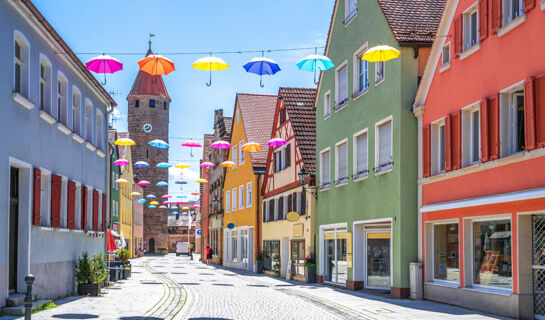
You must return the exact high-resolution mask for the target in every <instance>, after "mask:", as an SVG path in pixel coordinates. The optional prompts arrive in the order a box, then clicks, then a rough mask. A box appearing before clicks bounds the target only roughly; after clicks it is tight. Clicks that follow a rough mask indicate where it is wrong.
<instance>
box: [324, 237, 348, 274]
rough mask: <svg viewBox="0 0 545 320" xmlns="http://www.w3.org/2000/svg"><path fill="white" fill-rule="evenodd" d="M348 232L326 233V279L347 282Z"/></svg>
mask: <svg viewBox="0 0 545 320" xmlns="http://www.w3.org/2000/svg"><path fill="white" fill-rule="evenodd" d="M346 238H347V237H346V232H337V233H326V234H324V248H325V259H326V261H325V262H326V263H325V268H324V271H325V274H324V280H325V281H328V282H335V283H340V284H345V283H346V279H347V272H348V265H347V263H346V262H347V260H346V258H347V251H346V250H347V239H346Z"/></svg>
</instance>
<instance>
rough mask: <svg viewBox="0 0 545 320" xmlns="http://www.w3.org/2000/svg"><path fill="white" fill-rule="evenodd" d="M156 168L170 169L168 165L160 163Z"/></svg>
mask: <svg viewBox="0 0 545 320" xmlns="http://www.w3.org/2000/svg"><path fill="white" fill-rule="evenodd" d="M156 167H157V168H170V167H172V166H171V165H170V164H168V163H166V162H160V163H158V164H157V166H156Z"/></svg>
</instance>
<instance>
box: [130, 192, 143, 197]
mask: <svg viewBox="0 0 545 320" xmlns="http://www.w3.org/2000/svg"><path fill="white" fill-rule="evenodd" d="M141 195H142V194H141V193H140V192H136V191H133V192H131V196H141Z"/></svg>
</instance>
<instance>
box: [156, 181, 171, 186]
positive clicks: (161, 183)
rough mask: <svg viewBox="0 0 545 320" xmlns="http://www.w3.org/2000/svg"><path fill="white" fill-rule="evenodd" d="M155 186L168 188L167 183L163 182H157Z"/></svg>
mask: <svg viewBox="0 0 545 320" xmlns="http://www.w3.org/2000/svg"><path fill="white" fill-rule="evenodd" d="M155 186H156V187H166V186H168V183H166V182H164V181H159V182H157V184H156V185H155Z"/></svg>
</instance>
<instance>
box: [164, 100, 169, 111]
mask: <svg viewBox="0 0 545 320" xmlns="http://www.w3.org/2000/svg"><path fill="white" fill-rule="evenodd" d="M167 109H168V108H167V102H166V101H164V102H163V110H167Z"/></svg>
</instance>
